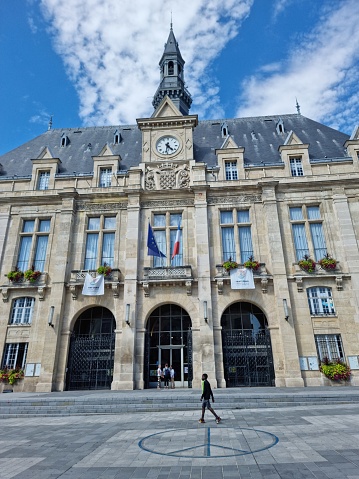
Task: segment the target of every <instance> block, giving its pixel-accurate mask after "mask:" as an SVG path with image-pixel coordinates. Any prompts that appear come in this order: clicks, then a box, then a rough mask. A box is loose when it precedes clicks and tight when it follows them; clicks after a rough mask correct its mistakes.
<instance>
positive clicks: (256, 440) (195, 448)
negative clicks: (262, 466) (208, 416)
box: [138, 426, 279, 458]
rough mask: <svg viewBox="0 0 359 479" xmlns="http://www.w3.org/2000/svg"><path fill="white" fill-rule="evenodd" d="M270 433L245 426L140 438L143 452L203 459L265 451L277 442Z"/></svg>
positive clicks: (159, 433)
mask: <svg viewBox="0 0 359 479" xmlns="http://www.w3.org/2000/svg"><path fill="white" fill-rule="evenodd" d="M278 440H279V439H278V438H277V436H275V435H274V434H271V433H270V432H266V431H260V430H259V429H250V428H246V427H238V428H236V427H223V426H222V427H218V426H217V427H208V426H206V427H198V428H192V429H169V430H168V431H162V432H157V433H156V434H151V435H150V436H147V437H144V438H143V439H141V441H140V442H139V443H138V445H139V447H140V448H141V449H143V450H144V451H147V452H151V453H153V454H160V455H162V456H172V457H187V458H204V457H212V458H216V457H233V456H244V455H245V454H254V453H256V452H261V451H265V450H266V449H269V448H271V447H273V446H275V445H276V444H277V442H278Z"/></svg>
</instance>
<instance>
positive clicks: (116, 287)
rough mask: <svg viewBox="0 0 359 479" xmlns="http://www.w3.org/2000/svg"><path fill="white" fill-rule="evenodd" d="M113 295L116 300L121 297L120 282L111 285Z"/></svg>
mask: <svg viewBox="0 0 359 479" xmlns="http://www.w3.org/2000/svg"><path fill="white" fill-rule="evenodd" d="M111 289H112V294H113V297H114V298H118V297H119V296H120V292H119V290H120V285H119V283H118V282H112V283H111Z"/></svg>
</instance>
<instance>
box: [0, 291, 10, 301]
mask: <svg viewBox="0 0 359 479" xmlns="http://www.w3.org/2000/svg"><path fill="white" fill-rule="evenodd" d="M1 295H2V300H3V302H4V303H7V302H8V301H9V290H8V288H2V289H1Z"/></svg>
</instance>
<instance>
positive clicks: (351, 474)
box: [0, 395, 359, 479]
mask: <svg viewBox="0 0 359 479" xmlns="http://www.w3.org/2000/svg"><path fill="white" fill-rule="evenodd" d="M14 396H15V395H14ZM7 397H8V398H9V396H8V395H7ZM3 398H4V396H2V399H3ZM214 407H215V409H216V410H217V412H218V413H219V414H220V415H221V416H222V419H223V420H222V422H221V423H220V424H218V425H217V424H216V423H215V421H214V417H213V416H212V415H211V414H210V413H209V412H207V413H206V423H205V424H199V423H198V418H199V417H200V402H198V411H193V410H191V411H188V410H187V411H170V410H166V409H163V410H162V411H161V412H131V413H129V412H126V413H118V414H115V415H107V414H106V415H86V416H70V415H69V416H62V417H23V418H22V417H13V418H6V419H0V446H1V447H0V478H1V479H10V478H16V479H30V478H36V479H49V478H62V479H65V478H66V479H69V478H72V479H80V478H81V479H97V478H101V479H110V478H111V479H112V478H119V479H130V478H131V479H142V478H153V479H221V478H223V479H224V478H246V479H262V478H263V479H264V478H265V479H277V478H278V479H279V478H281V479H290V478H292V479H302V478H303V479H304V478H306V479H309V478H312V479H326V478H332V479H345V478H346V479H359V411H358V405H357V404H343V405H340V404H337V405H325V406H324V405H323V406H318V405H316V406H311V405H308V406H305V407H304V406H298V407H292V408H288V407H281V408H280V407H279V408H266V409H243V410H241V409H233V410H231V409H225V410H221V404H220V402H218V403H217V402H216V403H215V404H214Z"/></svg>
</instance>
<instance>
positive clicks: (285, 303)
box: [283, 299, 289, 321]
mask: <svg viewBox="0 0 359 479" xmlns="http://www.w3.org/2000/svg"><path fill="white" fill-rule="evenodd" d="M283 309H284V318H285V320H286V321H288V318H289V313H288V305H287V300H286V299H283Z"/></svg>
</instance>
